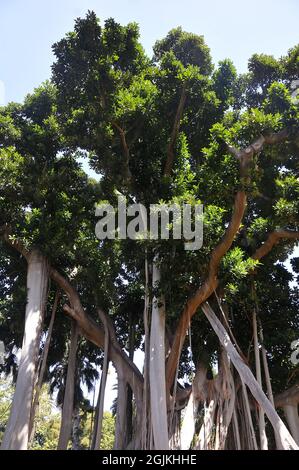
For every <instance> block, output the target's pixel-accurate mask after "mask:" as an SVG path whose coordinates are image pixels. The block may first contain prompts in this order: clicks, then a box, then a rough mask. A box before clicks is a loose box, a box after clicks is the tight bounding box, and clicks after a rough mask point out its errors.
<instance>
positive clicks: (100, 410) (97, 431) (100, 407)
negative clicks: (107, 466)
mask: <svg viewBox="0 0 299 470" xmlns="http://www.w3.org/2000/svg"><path fill="white" fill-rule="evenodd" d="M101 320H102V322H103V325H104V330H105V346H104V362H103V368H102V374H101V383H100V390H99V396H98V402H97V409H96V415H95V425H94V435H93V442H92V449H94V450H97V449H100V447H101V437H102V425H103V415H104V399H105V389H106V383H107V375H108V368H109V330H108V327H107V324H106V318H105V317H104V316H102V318H101Z"/></svg>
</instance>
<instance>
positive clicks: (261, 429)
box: [252, 310, 268, 450]
mask: <svg viewBox="0 0 299 470" xmlns="http://www.w3.org/2000/svg"><path fill="white" fill-rule="evenodd" d="M252 324H253V340H254V356H255V375H256V380H257V381H258V383H259V385H260V387H261V388H262V387H263V384H262V372H261V359H260V349H259V342H258V334H257V321H256V311H255V310H254V312H253V318H252ZM258 413H259V434H260V447H261V450H268V440H267V436H266V425H265V414H264V410H263V409H262V408H261V407H259V410H258Z"/></svg>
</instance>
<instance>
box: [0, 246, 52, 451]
mask: <svg viewBox="0 0 299 470" xmlns="http://www.w3.org/2000/svg"><path fill="white" fill-rule="evenodd" d="M27 259H28V271H27V291H28V298H27V305H26V317H25V330H24V337H23V344H22V351H21V358H20V364H19V371H18V378H17V383H16V389H15V393H14V398H13V402H12V407H11V412H10V416H9V420H8V423H7V426H6V430H5V434H4V437H3V441H2V446H1V449H2V450H4V449H5V450H7V449H14V450H21V449H23V450H24V449H27V446H28V440H29V428H30V413H31V405H32V398H33V390H34V383H35V374H36V364H37V358H38V351H39V345H40V339H41V329H42V323H43V316H44V309H45V302H46V296H47V284H48V265H47V261H46V259H45V258H44V257H43V256H42V255H41V254H40V253H39V251H37V250H33V251H32V252H31V253H30V254H29V256H28V258H27Z"/></svg>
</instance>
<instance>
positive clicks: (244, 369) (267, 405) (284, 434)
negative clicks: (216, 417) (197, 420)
mask: <svg viewBox="0 0 299 470" xmlns="http://www.w3.org/2000/svg"><path fill="white" fill-rule="evenodd" d="M202 309H203V312H204V314H205V315H206V317H207V319H208V320H209V322H210V324H211V326H212V328H213V330H214V331H215V333H216V334H217V336H218V338H219V340H220V342H221V344H222V345H223V347H224V349H225V350H226V351H227V353H228V355H229V357H230V359H231V361H232V363H233V364H234V366H235V368H236V369H237V371H238V372H239V375H240V377H241V379H242V381H244V383H245V384H246V385H247V386H248V388H249V389H250V391H251V393H252V395H253V396H254V398H255V399H256V401H257V402H258V403H259V405H260V406H261V407H262V408H263V409H264V411H265V413H266V415H267V416H268V418H269V421H270V422H271V424H272V426H273V429H277V430H278V431H279V437H280V440H281V444H282V447H283V449H284V450H292V449H296V450H299V447H298V446H297V445H296V442H295V441H294V439H293V438H292V436H291V435H290V433H289V431H288V430H287V428H286V426H285V424H284V423H283V421H282V420H281V419H280V417H279V416H278V414H277V412H276V410H275V408H274V407H273V405H272V404H271V402H270V401H269V400H268V398H267V397H266V395H265V394H264V392H263V390H262V389H261V387H260V385H259V384H258V382H257V381H256V379H255V378H254V375H253V374H252V372H251V370H250V369H249V367H248V366H247V365H246V364H245V363H244V361H243V360H242V358H241V357H240V355H239V354H238V352H237V351H236V349H235V347H234V346H233V344H232V342H231V340H230V338H229V336H228V334H227V332H226V330H225V328H224V327H223V325H222V324H221V323H220V321H219V320H218V318H217V316H216V315H215V313H214V312H213V310H212V309H211V307H210V306H209V304H207V303H205V304H204V305H203V306H202Z"/></svg>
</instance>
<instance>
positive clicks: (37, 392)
mask: <svg viewBox="0 0 299 470" xmlns="http://www.w3.org/2000/svg"><path fill="white" fill-rule="evenodd" d="M59 295H60V293H59V291H57V292H56V295H55V299H54V305H53V308H52V313H51V319H50V323H49V328H48V333H47V338H46V341H45V345H44V349H43V351H42V357H41V366H40V370H39V375H38V381H37V384H36V387H35V394H34V400H33V403H32V408H31V416H30V432H29V436H30V439H29V441H30V442H32V440H33V437H34V425H33V423H34V418H35V413H36V409H37V406H38V403H39V396H40V391H41V388H42V385H43V378H44V375H45V370H46V365H47V359H48V354H49V349H50V343H51V338H52V331H53V326H54V320H55V315H56V310H57V306H58V300H59Z"/></svg>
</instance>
